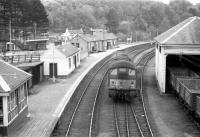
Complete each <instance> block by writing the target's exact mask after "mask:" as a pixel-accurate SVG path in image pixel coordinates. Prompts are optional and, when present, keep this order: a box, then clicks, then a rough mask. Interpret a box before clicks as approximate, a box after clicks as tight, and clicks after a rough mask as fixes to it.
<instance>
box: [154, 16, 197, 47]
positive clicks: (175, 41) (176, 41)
mask: <svg viewBox="0 0 200 137" xmlns="http://www.w3.org/2000/svg"><path fill="white" fill-rule="evenodd" d="M154 39H155V40H156V41H157V42H159V43H160V44H161V45H200V18H199V17H190V18H188V19H186V20H184V21H183V22H181V23H179V24H177V25H176V26H174V27H172V28H171V29H169V30H168V31H166V32H163V33H162V34H160V35H159V36H157V37H155V38H154Z"/></svg>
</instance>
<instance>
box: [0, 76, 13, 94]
mask: <svg viewBox="0 0 200 137" xmlns="http://www.w3.org/2000/svg"><path fill="white" fill-rule="evenodd" d="M0 86H1V87H2V89H3V90H4V91H6V92H7V91H10V90H11V88H10V87H9V85H8V84H7V82H6V81H5V80H4V78H3V77H2V76H1V75H0Z"/></svg>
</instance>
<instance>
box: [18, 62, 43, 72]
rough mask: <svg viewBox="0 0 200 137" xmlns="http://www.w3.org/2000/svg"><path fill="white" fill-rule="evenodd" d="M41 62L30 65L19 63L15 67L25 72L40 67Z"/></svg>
mask: <svg viewBox="0 0 200 137" xmlns="http://www.w3.org/2000/svg"><path fill="white" fill-rule="evenodd" d="M42 63H43V61H42V62H30V63H20V64H17V65H16V67H18V68H20V69H22V70H27V69H30V68H32V67H35V66H37V65H40V64H42Z"/></svg>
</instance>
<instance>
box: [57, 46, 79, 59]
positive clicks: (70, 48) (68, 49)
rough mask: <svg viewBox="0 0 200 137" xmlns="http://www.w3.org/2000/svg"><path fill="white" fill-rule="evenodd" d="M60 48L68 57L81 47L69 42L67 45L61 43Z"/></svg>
mask: <svg viewBox="0 0 200 137" xmlns="http://www.w3.org/2000/svg"><path fill="white" fill-rule="evenodd" d="M58 50H59V51H60V52H61V53H62V54H64V55H65V56H66V57H69V56H72V55H73V54H75V53H77V52H79V49H78V48H77V47H75V46H73V45H72V44H70V43H68V44H66V45H60V46H59V47H58Z"/></svg>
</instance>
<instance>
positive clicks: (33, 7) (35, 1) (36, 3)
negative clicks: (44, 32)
mask: <svg viewBox="0 0 200 137" xmlns="http://www.w3.org/2000/svg"><path fill="white" fill-rule="evenodd" d="M29 5H30V6H29V9H30V10H29V11H30V12H29V19H30V20H31V21H32V23H37V26H38V27H48V25H49V21H48V18H47V17H48V15H47V13H46V10H45V8H44V6H43V4H42V3H41V1H40V0H31V1H29Z"/></svg>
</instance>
